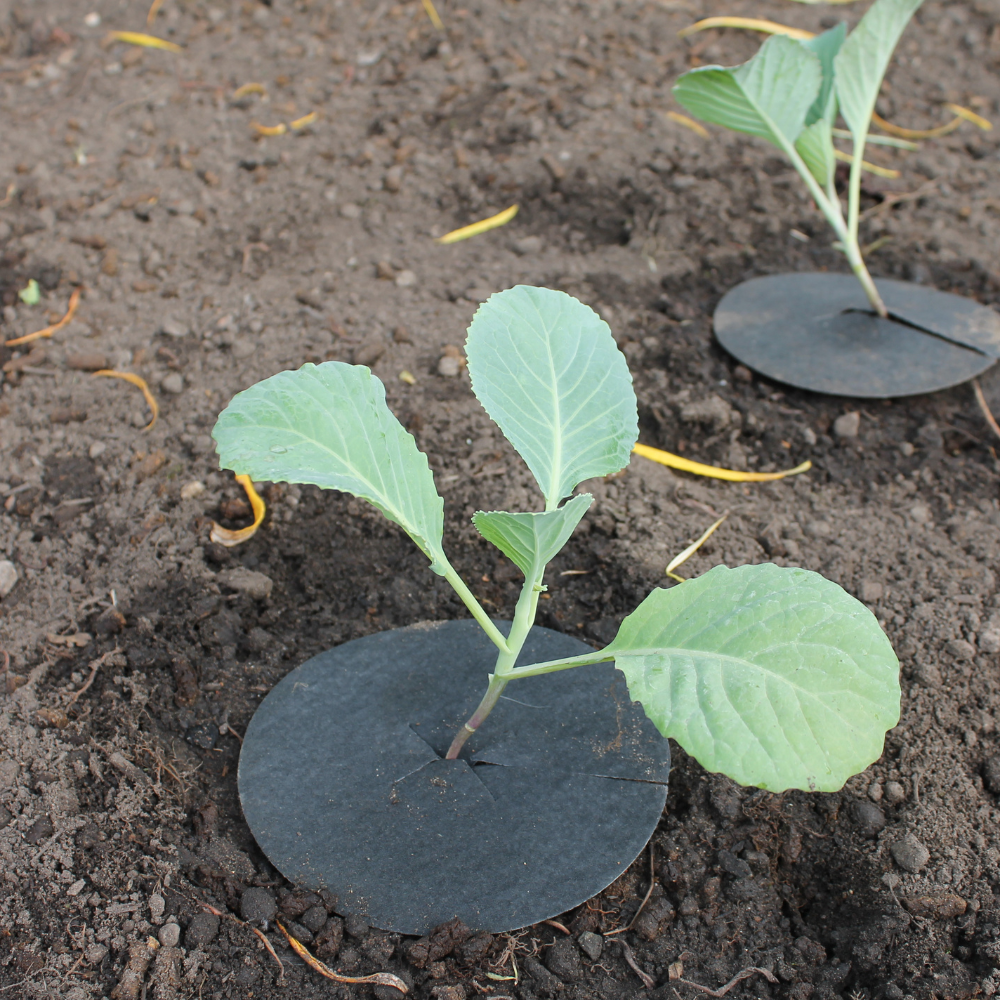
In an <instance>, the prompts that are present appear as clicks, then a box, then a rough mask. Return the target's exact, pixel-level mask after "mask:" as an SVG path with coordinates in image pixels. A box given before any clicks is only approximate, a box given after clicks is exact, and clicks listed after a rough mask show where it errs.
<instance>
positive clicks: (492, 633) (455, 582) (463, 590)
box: [438, 553, 517, 656]
mask: <svg viewBox="0 0 1000 1000" xmlns="http://www.w3.org/2000/svg"><path fill="white" fill-rule="evenodd" d="M438 559H439V561H440V562H442V563H443V564H444V566H445V571H444V578H445V579H446V580H447V581H448V582H449V583H450V584H451V586H452V589H453V590H454V591H455V593H456V594H458V596H459V597H460V598H462V603H463V604H464V605H465V606H466V607H467V608H468V609H469V610H470V611H471V612H472V617H473V618H475V619H476V621H477V622H479V624H480V625H481V626H482V627H483V631H484V632H485V633H486V634H487V635H488V636H489V637H490V640H491V641H492V642H493V645H494V646H496V647H497V649H499V650H500V653H501V655H503V654H504V653H507V652H509V650H510V647H509V646H508V644H507V640H506V639H505V638H504V635H503V632H501V631H500V629H498V628H497V627H496V625H494V624H493V621H492V619H491V618H490V616H489V615H488V614H487V613H486V612H485V611H484V610H483V606H482V605H481V604H480V603H479V601H477V600H476V595H475V594H473V593H472V591H471V590H469V588H468V587H467V586H466V585H465V581H464V580H463V579H462V578H461V577H460V576H459V575H458V573H457V571H456V570H455V568H454V567H453V566H452V565H451V563H449V562H448V560H447V559H446V558H445V556H444V553H440V554H439V555H438ZM516 655H517V654H515V656H516Z"/></svg>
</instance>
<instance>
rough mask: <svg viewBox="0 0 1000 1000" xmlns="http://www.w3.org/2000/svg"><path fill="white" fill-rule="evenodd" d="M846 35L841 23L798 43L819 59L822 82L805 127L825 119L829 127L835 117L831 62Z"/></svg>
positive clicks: (835, 97)
mask: <svg viewBox="0 0 1000 1000" xmlns="http://www.w3.org/2000/svg"><path fill="white" fill-rule="evenodd" d="M846 35H847V27H846V25H844V24H843V23H841V24H838V25H837V26H836V27H835V28H831V29H830V30H829V31H824V32H823V34H822V35H816V36H815V37H813V38H808V39H806V40H805V41H802V42H799V44H800V45H804V46H805V47H806V48H807V49H808V50H809V51H810V52H812V53H813V54H814V55H816V57H817V58H818V59H819V64H820V69H821V70H822V72H823V82H822V83H821V84H820V88H819V93H818V94H817V95H816V100H815V101H813V103H812V105H811V107H810V108H809V110H808V111H807V112H806V125H807V126H808V125H812V124H813V122H817V121H819V120H820V119H821V118H825V119H826V120H827V121H828V122H829V123H830V125H831V126H832V125H833V122H834V119H835V118H836V117H837V93H836V88H835V86H834V71H833V60H834V58H835V57H836V55H837V53H838V52H839V51H840V47H841V46H842V45H843V44H844V38H845V37H846Z"/></svg>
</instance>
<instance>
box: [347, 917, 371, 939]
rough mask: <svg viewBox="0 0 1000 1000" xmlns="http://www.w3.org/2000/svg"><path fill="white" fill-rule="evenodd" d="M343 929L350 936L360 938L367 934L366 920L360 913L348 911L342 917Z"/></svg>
mask: <svg viewBox="0 0 1000 1000" xmlns="http://www.w3.org/2000/svg"><path fill="white" fill-rule="evenodd" d="M344 930H345V931H346V932H347V933H348V934H349V935H350V936H351V937H352V938H357V939H358V940H360V939H361V938H363V937H367V936H368V921H367V920H365V918H364V917H363V916H361V914H360V913H348V914H347V916H346V917H344Z"/></svg>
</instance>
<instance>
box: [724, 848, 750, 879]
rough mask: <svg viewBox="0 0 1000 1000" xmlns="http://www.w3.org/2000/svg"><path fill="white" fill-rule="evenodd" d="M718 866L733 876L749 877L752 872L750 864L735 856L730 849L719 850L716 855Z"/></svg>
mask: <svg viewBox="0 0 1000 1000" xmlns="http://www.w3.org/2000/svg"><path fill="white" fill-rule="evenodd" d="M716 861H717V863H718V865H719V867H720V868H721V869H722V870H723V871H724V872H725V873H726V874H727V875H732V876H733V878H750V876H751V875H753V872H752V871H751V870H750V866H749V865H748V864H747V863H746V862H745V861H744V860H743V859H742V858H738V857H736V855H735V854H733V853H732V852H731V851H719V853H718V854H717V855H716Z"/></svg>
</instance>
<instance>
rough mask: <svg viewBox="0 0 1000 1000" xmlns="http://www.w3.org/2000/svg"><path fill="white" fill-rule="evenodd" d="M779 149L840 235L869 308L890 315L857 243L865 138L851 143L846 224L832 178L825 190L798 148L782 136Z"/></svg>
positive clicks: (883, 315) (882, 314) (843, 247)
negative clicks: (851, 155)
mask: <svg viewBox="0 0 1000 1000" xmlns="http://www.w3.org/2000/svg"><path fill="white" fill-rule="evenodd" d="M782 148H783V149H784V151H785V155H786V156H787V157H788V158H789V159H790V160H791V161H792V166H793V167H795V169H796V171H797V172H798V174H799V176H800V177H801V178H802V180H804V181H805V183H806V187H807V188H809V193H810V194H811V195H812V196H813V200H814V201H815V202H816V205H817V207H818V208H819V210H820V211H821V212H822V213H823V215H824V216H825V217H826V221H827V222H829V223H830V226H831V227H832V228H833V231H834V232H835V233H836V234H837V236H838V237H839V239H840V245H841V248H842V250H843V252H844V256H845V257H847V262H848V263H849V264H850V265H851V270H852V271H853V272H854V276H855V277H856V278H857V279H858V281H859V282H860V283H861V287H862V288H863V289H864V290H865V295H867V296H868V301H869V302H870V303H871V306H872V308H873V309H874V310H875V312H876V313H878V315H879V316H881V317H883V319H884V318H885V317H887V316H888V315H889V312H888V310H887V309H886V307H885V303H884V302H883V301H882V296H881V295H879V293H878V289H877V288H876V287H875V282H874V281H873V280H872V276H871V275H870V274H869V273H868V268H867V266H866V265H865V262H864V258H863V257H862V256H861V248H860V246H859V245H858V223H859V221H860V213H859V209H858V206H859V204H860V199H861V157H862V156H863V155H864V151H865V144H864V140H863V139H862V141H861V143H860V144H859V143H858V142H855V143H854V158H853V160H852V161H851V178H850V182H849V187H848V198H847V222H846V223H845V222H844V213H843V210H842V209H841V207H840V199H839V198H838V197H837V193H836V189H835V188H834V187H833V180H832V178H831V181H830V183H829V184H828V185H827V191H826V192H824V191H823V189H822V188H821V187H820V186H819V184H818V183H817V181H816V178H815V177H813V175H812V172H811V171H810V170H809V168H808V167H807V166H806V164H805V161H804V160H803V159H802V157H801V156H800V155H799V152H798V150H797V149H796V148H795V146H794V145H793V144H792V143H790V142H788V141H787V140H786V139H784V138H783V137H782Z"/></svg>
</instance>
